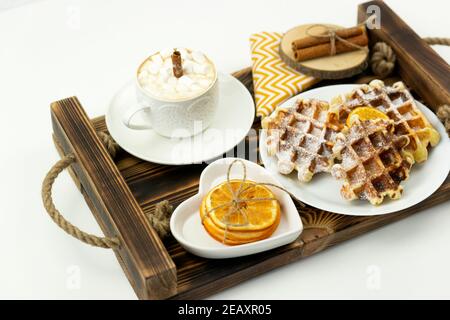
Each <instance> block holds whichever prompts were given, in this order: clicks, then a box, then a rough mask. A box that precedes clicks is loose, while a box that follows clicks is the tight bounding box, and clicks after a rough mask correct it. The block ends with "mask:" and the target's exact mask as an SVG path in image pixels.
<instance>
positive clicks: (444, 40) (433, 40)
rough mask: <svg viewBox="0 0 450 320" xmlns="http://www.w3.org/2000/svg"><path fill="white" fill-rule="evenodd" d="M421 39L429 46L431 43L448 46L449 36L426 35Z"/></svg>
mask: <svg viewBox="0 0 450 320" xmlns="http://www.w3.org/2000/svg"><path fill="white" fill-rule="evenodd" d="M423 40H424V41H425V42H426V43H428V44H429V45H430V46H433V45H441V46H450V38H438V37H427V38H423Z"/></svg>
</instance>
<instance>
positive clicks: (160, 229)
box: [42, 132, 173, 249]
mask: <svg viewBox="0 0 450 320" xmlns="http://www.w3.org/2000/svg"><path fill="white" fill-rule="evenodd" d="M97 134H98V136H99V138H100V140H101V142H102V143H103V145H104V146H105V148H106V150H107V151H108V153H109V154H110V155H111V157H112V158H114V157H115V156H116V154H117V152H118V151H119V149H120V147H119V145H118V144H117V143H116V142H115V141H114V139H113V138H112V137H111V136H110V135H109V134H107V133H105V132H97ZM74 162H75V156H73V155H67V156H65V157H64V158H62V159H61V160H59V161H58V162H57V163H56V164H55V165H53V167H52V168H51V169H50V171H49V172H48V173H47V175H46V177H45V179H44V181H43V183H42V201H43V204H44V208H45V209H46V210H47V212H48V214H49V216H50V217H51V218H52V220H53V221H54V222H55V223H56V224H57V225H58V226H59V227H60V228H61V229H63V230H64V231H65V232H67V233H68V234H70V235H71V236H72V237H74V238H76V239H78V240H80V241H82V242H84V243H87V244H90V245H92V246H95V247H100V248H111V249H117V248H119V247H120V241H119V239H118V238H109V237H98V236H95V235H93V234H90V233H87V232H84V231H82V230H80V229H79V228H78V227H76V226H74V225H73V224H71V223H70V222H69V221H67V220H66V219H65V218H64V217H63V216H62V215H61V213H60V212H59V211H58V209H56V207H55V204H54V202H53V198H52V187H53V184H54V182H55V179H56V177H58V175H59V174H60V173H61V172H62V171H63V170H64V169H66V168H68V167H69V166H70V165H71V164H73V163H74ZM172 211H173V207H172V206H171V205H170V204H169V202H168V201H161V202H159V203H157V204H156V207H155V211H154V212H153V213H152V214H146V217H147V219H148V221H149V223H150V225H151V226H152V227H153V228H154V229H155V231H156V232H157V233H158V235H159V236H160V237H161V238H164V237H166V236H167V235H168V234H170V227H169V221H170V215H171V213H172Z"/></svg>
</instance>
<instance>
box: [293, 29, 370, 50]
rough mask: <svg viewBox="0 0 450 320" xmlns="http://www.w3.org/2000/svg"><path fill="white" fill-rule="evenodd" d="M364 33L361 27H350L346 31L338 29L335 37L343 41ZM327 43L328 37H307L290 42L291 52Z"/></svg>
mask: <svg viewBox="0 0 450 320" xmlns="http://www.w3.org/2000/svg"><path fill="white" fill-rule="evenodd" d="M365 32H366V30H365V27H364V26H363V25H361V26H356V27H351V28H347V29H339V30H336V31H335V33H336V35H337V36H339V37H340V38H343V39H347V38H353V37H356V36H359V35H361V34H363V33H365ZM327 42H330V38H329V37H313V36H308V37H305V38H301V39H298V40H295V41H293V42H292V51H294V52H295V51H297V50H300V49H303V48H308V47H312V46H316V45H319V44H323V43H327Z"/></svg>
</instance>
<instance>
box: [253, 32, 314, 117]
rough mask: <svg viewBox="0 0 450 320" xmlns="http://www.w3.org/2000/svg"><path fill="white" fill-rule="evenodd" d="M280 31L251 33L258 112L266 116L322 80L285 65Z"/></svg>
mask: <svg viewBox="0 0 450 320" xmlns="http://www.w3.org/2000/svg"><path fill="white" fill-rule="evenodd" d="M282 36H283V35H282V34H281V33H278V32H260V33H255V34H253V35H251V36H250V47H251V53H252V62H253V67H252V71H253V87H254V91H255V100H256V115H257V116H258V117H261V118H264V117H266V116H268V115H269V114H271V113H272V111H273V110H275V108H276V107H277V106H278V105H279V104H280V103H282V102H283V101H285V100H286V99H288V98H290V97H292V96H294V95H296V94H298V93H300V92H302V91H303V90H305V89H308V88H309V87H311V86H312V85H313V84H315V83H317V82H318V79H315V78H313V77H310V76H306V75H304V74H302V73H300V72H297V71H295V70H294V69H292V68H290V67H289V66H288V65H287V64H285V63H284V62H283V61H282V60H281V58H280V56H279V54H278V48H279V46H280V41H281V37H282Z"/></svg>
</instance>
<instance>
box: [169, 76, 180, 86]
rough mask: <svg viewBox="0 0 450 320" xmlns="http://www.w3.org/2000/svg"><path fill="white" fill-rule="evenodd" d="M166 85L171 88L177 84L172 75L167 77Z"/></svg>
mask: <svg viewBox="0 0 450 320" xmlns="http://www.w3.org/2000/svg"><path fill="white" fill-rule="evenodd" d="M167 83H168V84H170V85H172V86H176V85H177V83H178V79H177V78H175V77H174V76H173V75H172V76H170V77H169V79H167Z"/></svg>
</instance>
